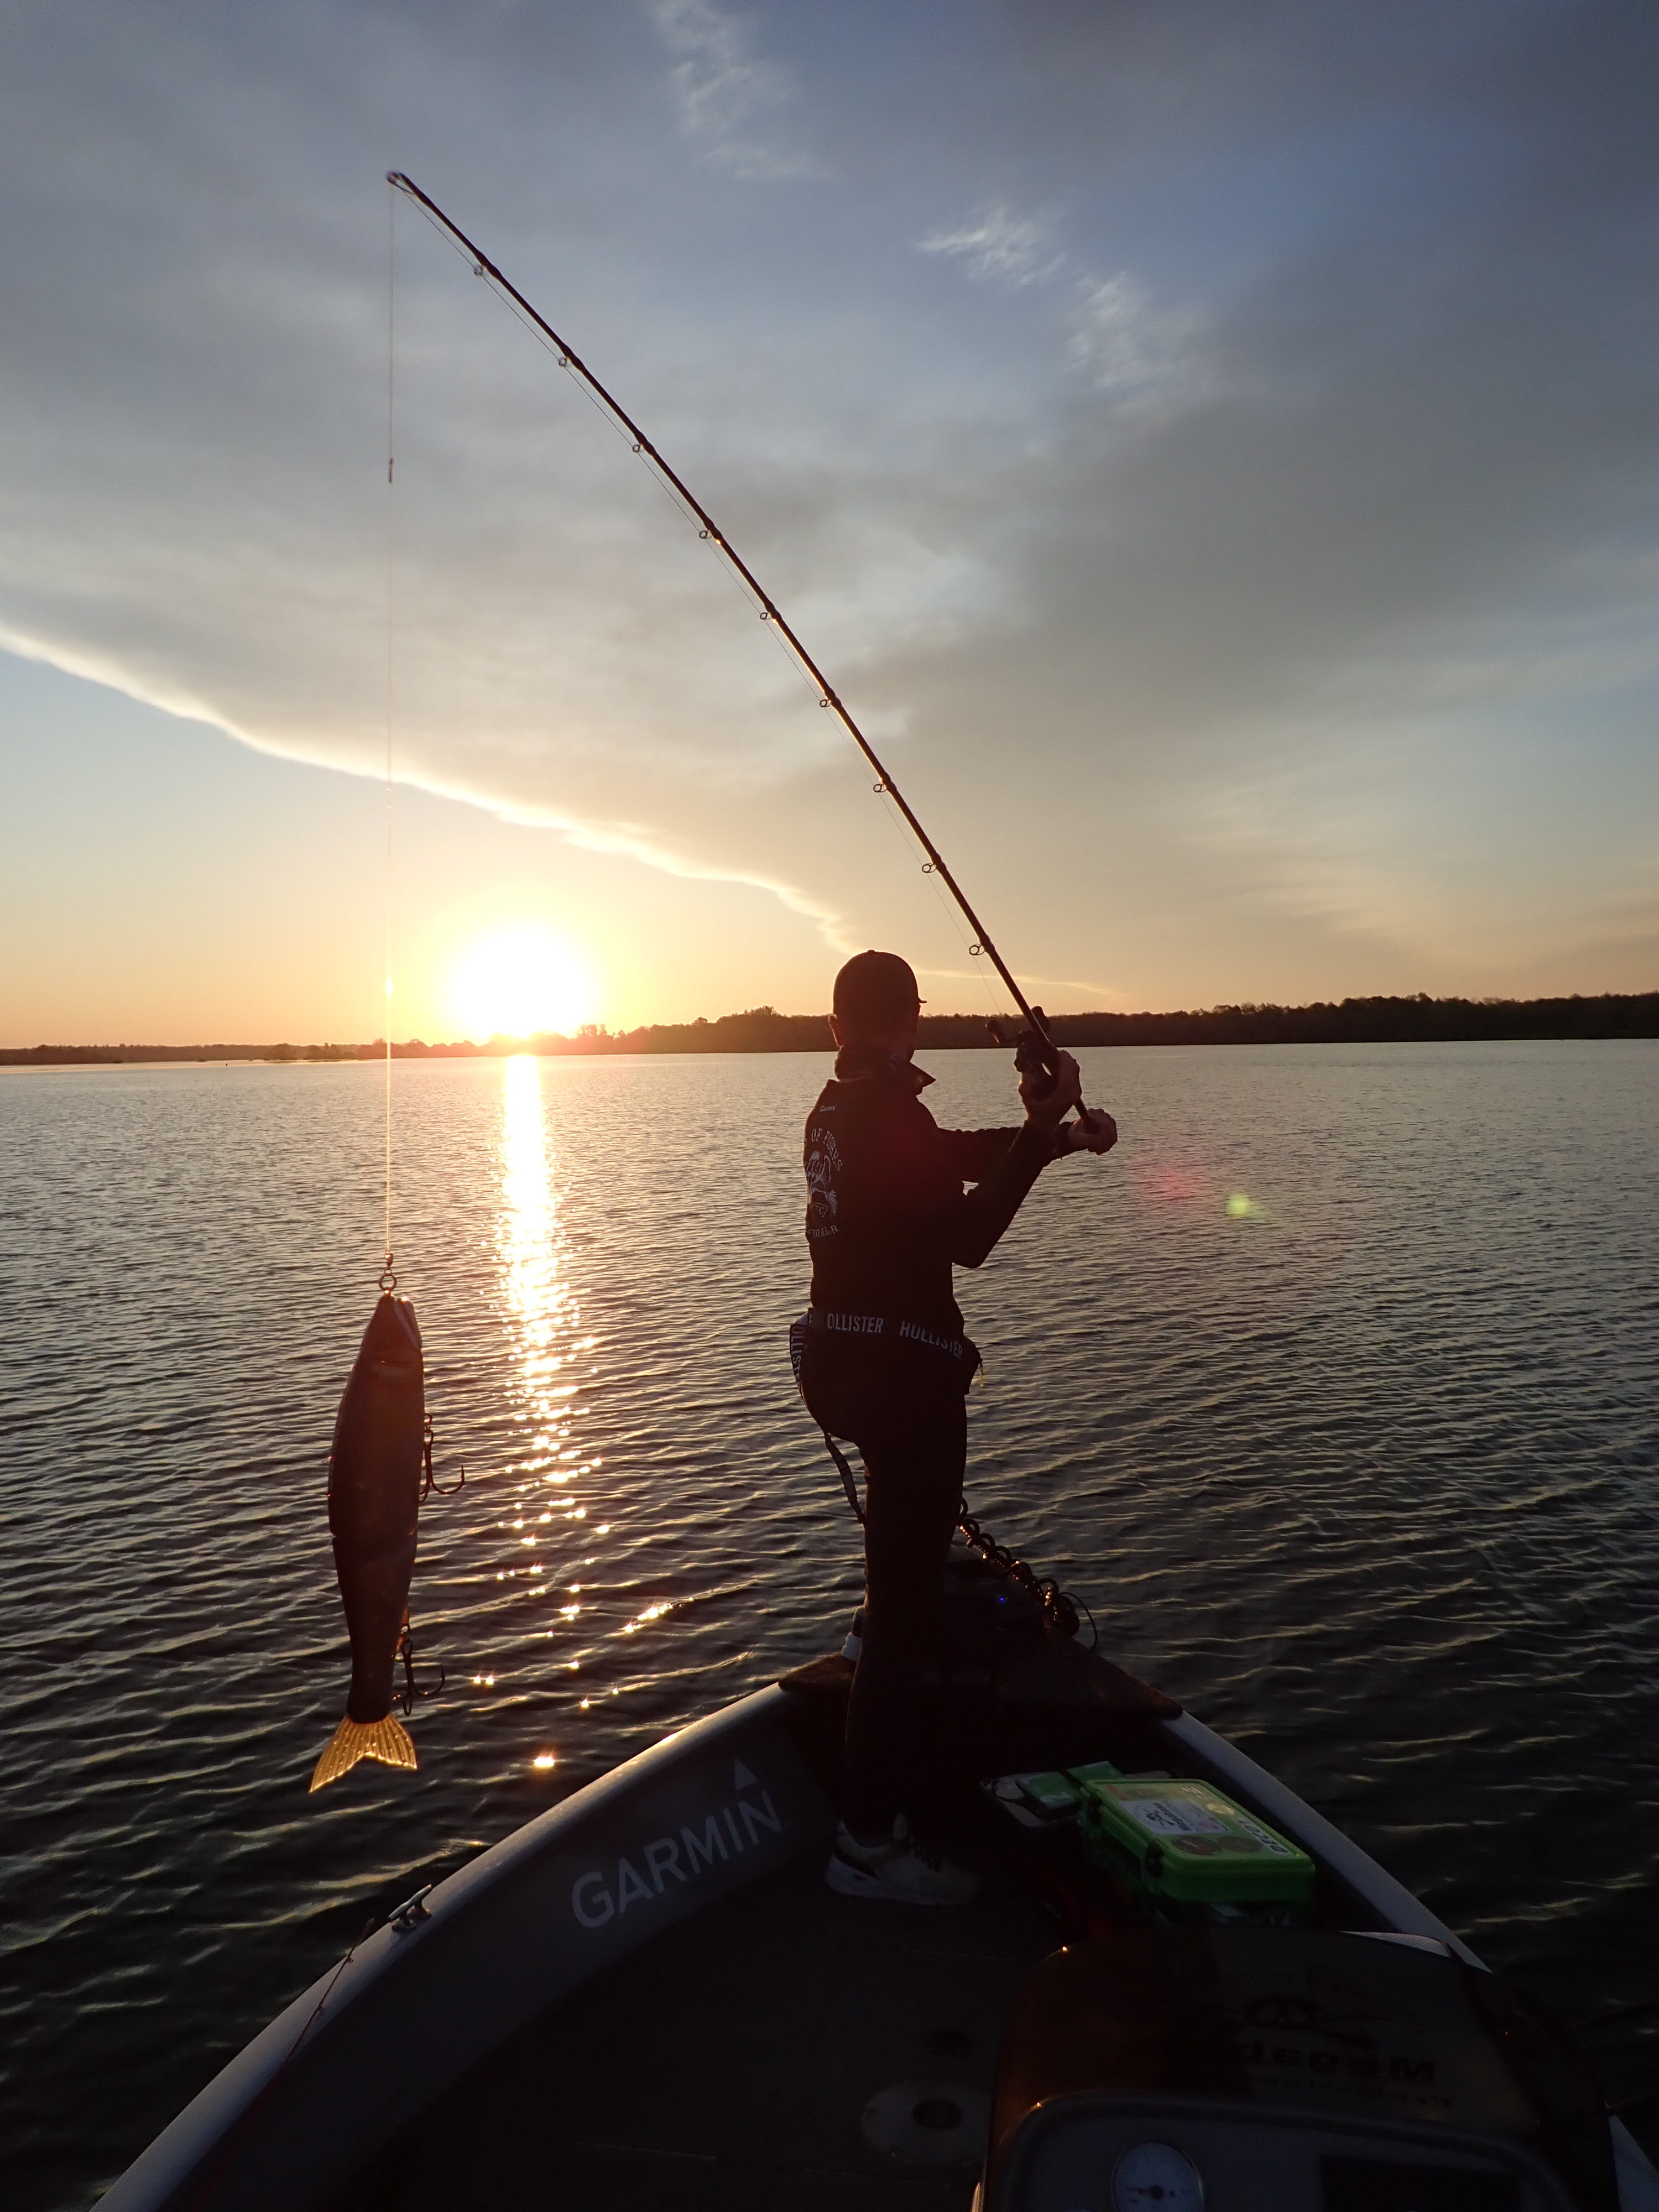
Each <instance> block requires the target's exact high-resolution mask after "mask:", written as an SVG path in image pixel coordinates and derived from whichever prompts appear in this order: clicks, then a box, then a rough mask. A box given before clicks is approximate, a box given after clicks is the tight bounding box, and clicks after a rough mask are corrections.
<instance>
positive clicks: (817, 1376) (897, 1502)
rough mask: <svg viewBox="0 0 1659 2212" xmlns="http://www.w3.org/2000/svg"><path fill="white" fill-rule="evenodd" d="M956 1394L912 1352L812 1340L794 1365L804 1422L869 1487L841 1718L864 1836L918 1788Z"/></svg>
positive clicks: (963, 1434)
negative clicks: (836, 1443)
mask: <svg viewBox="0 0 1659 2212" xmlns="http://www.w3.org/2000/svg"><path fill="white" fill-rule="evenodd" d="M963 1389H964V1383H963V1380H962V1378H961V1376H959V1374H958V1372H957V1363H956V1362H955V1361H953V1360H951V1359H949V1358H944V1357H942V1356H940V1355H939V1354H938V1353H936V1352H927V1351H925V1350H922V1349H920V1348H917V1349H914V1350H901V1349H900V1348H899V1347H898V1346H875V1345H870V1346H866V1345H860V1344H850V1345H841V1344H835V1343H826V1342H825V1341H824V1340H823V1339H822V1338H819V1337H817V1336H814V1337H812V1338H810V1339H809V1340H808V1342H807V1346H806V1350H805V1356H804V1358H803V1360H802V1365H801V1391H802V1395H804V1396H805V1400H806V1404H807V1407H808V1410H809V1411H810V1412H811V1415H812V1418H813V1419H814V1420H816V1421H817V1424H818V1425H819V1426H820V1427H821V1428H824V1429H828V1430H829V1433H830V1435H831V1436H833V1437H850V1438H851V1440H852V1442H853V1443H855V1444H856V1445H857V1446H858V1449H859V1455H860V1458H861V1459H862V1460H863V1462H864V1465H865V1470H866V1474H867V1477H868V1484H867V1488H866V1519H865V1524H864V1576H865V1611H864V1644H863V1649H862V1650H860V1654H859V1662H858V1671H857V1673H856V1674H854V1677H853V1694H852V1697H851V1699H850V1700H849V1701H848V1707H847V1767H846V1784H845V1789H844V1791H843V1802H842V1813H843V1814H844V1815H845V1817H846V1819H847V1820H848V1822H849V1823H850V1824H851V1825H852V1826H853V1827H854V1828H856V1829H858V1830H859V1831H860V1832H862V1833H866V1834H870V1835H873V1834H875V1833H876V1832H878V1831H882V1830H885V1829H887V1828H890V1826H891V1825H892V1821H893V1817H894V1815H895V1814H896V1813H901V1812H903V1811H905V1810H906V1809H907V1808H908V1807H910V1806H911V1805H912V1804H913V1803H914V1802H915V1798H916V1796H917V1795H918V1794H919V1790H921V1785H922V1783H923V1778H924V1769H925V1764H926V1762H925V1759H924V1754H923V1747H922V1745H921V1742H920V1741H919V1736H918V1729H917V1719H918V1715H919V1711H920V1707H921V1691H922V1677H923V1674H924V1672H925V1670H926V1668H927V1664H928V1662H929V1660H930V1659H931V1658H932V1657H933V1655H934V1651H935V1650H936V1647H937V1644H938V1638H939V1599H940V1593H941V1587H942V1583H943V1577H944V1567H945V1554H946V1553H948V1552H949V1550H950V1548H951V1534H952V1531H953V1530H954V1529H955V1528H956V1525H957V1510H958V1509H959V1507H960V1505H961V1503H962V1484H963V1472H964V1470H965V1468H966V1466H967V1460H968V1415H967V1408H966V1406H965V1404H964V1403H963ZM922 1794H925V1791H923V1792H922Z"/></svg>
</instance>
